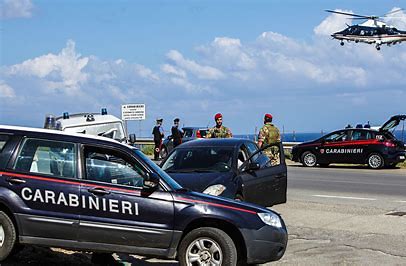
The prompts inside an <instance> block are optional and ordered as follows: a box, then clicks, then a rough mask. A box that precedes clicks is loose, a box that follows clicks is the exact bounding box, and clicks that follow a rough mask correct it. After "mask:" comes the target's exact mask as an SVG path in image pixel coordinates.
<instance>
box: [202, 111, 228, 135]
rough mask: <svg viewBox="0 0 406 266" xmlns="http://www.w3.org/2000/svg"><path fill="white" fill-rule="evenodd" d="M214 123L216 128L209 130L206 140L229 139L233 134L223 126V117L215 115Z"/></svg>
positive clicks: (218, 114)
mask: <svg viewBox="0 0 406 266" xmlns="http://www.w3.org/2000/svg"><path fill="white" fill-rule="evenodd" d="M214 120H215V121H216V126H215V127H212V128H210V129H209V132H207V134H206V138H231V137H233V134H232V133H231V131H230V129H229V128H227V127H225V126H223V115H222V114H220V113H217V114H216V115H215V116H214Z"/></svg>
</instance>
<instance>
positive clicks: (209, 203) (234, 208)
mask: <svg viewBox="0 0 406 266" xmlns="http://www.w3.org/2000/svg"><path fill="white" fill-rule="evenodd" d="M177 199H178V200H184V201H189V202H193V203H199V204H207V205H212V206H216V207H220V208H226V209H231V210H235V211H241V212H247V213H251V214H257V213H256V212H254V211H250V210H246V209H241V208H237V207H233V206H228V205H223V204H218V203H213V202H207V201H201V200H192V199H187V198H177Z"/></svg>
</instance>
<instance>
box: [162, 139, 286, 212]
mask: <svg viewBox="0 0 406 266" xmlns="http://www.w3.org/2000/svg"><path fill="white" fill-rule="evenodd" d="M265 149H269V150H270V151H271V152H272V153H274V154H275V156H279V162H278V163H274V165H272V163H271V161H270V159H269V158H268V156H266V155H265V153H264V151H265ZM276 153H277V154H276ZM161 166H162V169H163V170H165V171H166V172H167V173H168V174H169V175H170V176H171V177H172V178H173V179H175V180H176V181H177V182H178V183H179V184H181V185H182V186H183V187H186V188H189V189H191V190H194V191H198V192H203V193H206V194H210V195H215V196H223V197H227V198H232V199H236V200H244V201H248V202H253V203H256V204H260V205H263V206H272V205H275V204H280V203H284V202H286V188H287V169H286V164H285V157H284V153H283V147H282V144H281V143H279V144H276V145H273V146H268V147H265V148H264V149H258V146H257V145H256V144H255V142H253V141H251V140H248V139H235V138H230V139H202V140H194V141H190V142H187V143H184V144H182V145H180V146H178V147H177V148H175V149H174V150H173V151H172V153H170V154H169V155H168V157H167V158H166V159H165V160H164V161H163V162H162V164H161Z"/></svg>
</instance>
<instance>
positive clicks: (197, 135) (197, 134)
mask: <svg viewBox="0 0 406 266" xmlns="http://www.w3.org/2000/svg"><path fill="white" fill-rule="evenodd" d="M201 137H202V134H200V130H198V131H196V138H201Z"/></svg>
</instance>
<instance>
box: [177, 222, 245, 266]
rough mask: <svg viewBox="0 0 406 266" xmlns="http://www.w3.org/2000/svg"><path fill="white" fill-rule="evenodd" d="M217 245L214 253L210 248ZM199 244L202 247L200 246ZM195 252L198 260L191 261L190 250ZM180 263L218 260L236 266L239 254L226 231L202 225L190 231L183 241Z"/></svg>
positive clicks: (223, 263) (227, 265)
mask: <svg viewBox="0 0 406 266" xmlns="http://www.w3.org/2000/svg"><path fill="white" fill-rule="evenodd" d="M212 245H216V246H215V248H214V250H216V251H215V252H214V253H211V252H210V250H213V249H211V247H212ZM199 246H200V247H201V248H199ZM189 251H190V254H194V255H195V256H189V257H196V259H197V261H194V262H192V263H189V257H188V252H189ZM178 254H179V263H180V265H181V266H190V265H200V264H199V263H200V261H204V259H206V261H210V260H212V259H213V260H216V262H220V264H221V265H225V266H234V265H236V264H237V259H238V254H237V249H236V247H235V244H234V242H233V240H232V239H231V238H230V236H228V235H227V234H226V233H225V232H224V231H222V230H220V229H217V228H213V227H201V228H197V229H194V230H192V231H190V232H189V233H188V234H187V235H186V236H185V237H184V238H183V239H182V241H181V243H180V245H179V248H178Z"/></svg>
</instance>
